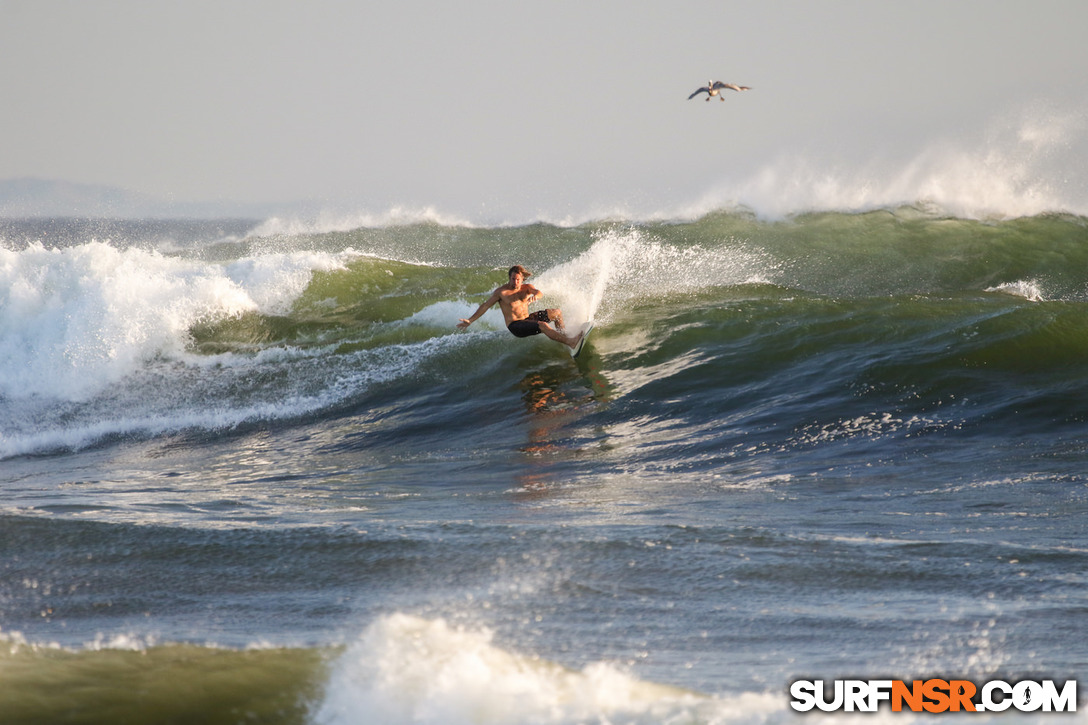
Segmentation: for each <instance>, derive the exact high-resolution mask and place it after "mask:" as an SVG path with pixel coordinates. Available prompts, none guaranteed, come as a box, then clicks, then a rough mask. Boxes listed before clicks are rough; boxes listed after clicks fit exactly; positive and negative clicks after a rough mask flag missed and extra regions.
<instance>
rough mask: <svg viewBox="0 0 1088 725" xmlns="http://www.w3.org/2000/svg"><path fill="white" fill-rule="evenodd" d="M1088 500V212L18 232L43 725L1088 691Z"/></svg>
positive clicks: (4, 568)
mask: <svg viewBox="0 0 1088 725" xmlns="http://www.w3.org/2000/svg"><path fill="white" fill-rule="evenodd" d="M512 264H523V265H525V266H527V267H528V268H529V269H530V270H532V271H533V272H534V276H533V277H532V280H531V281H532V282H533V283H534V284H535V285H536V286H537V287H539V288H540V289H541V290H542V291H543V292H544V295H545V296H544V299H543V302H542V304H541V305H538V306H543V305H546V306H548V307H555V306H558V307H561V308H562V309H563V311H564V314H565V316H566V319H567V322H568V325H570V326H573V325H574V324H578V323H581V322H582V321H585V320H587V319H590V318H593V319H595V320H596V322H597V326H596V329H595V331H594V332H593V334H592V336H591V337H590V338H589V342H588V344H587V346H586V349H585V351H584V352H583V354H582V355H581V356H580V357H579V358H577V359H572V358H571V357H570V356H569V355H568V354H567V352H566V351H565V350H564V349H563V348H562V347H561V346H560V345H558V344H556V343H553V342H550V341H549V340H547V339H545V338H544V337H543V336H538V337H535V338H531V339H516V338H514V337H512V336H511V335H510V334H509V333H507V332H506V331H505V330H504V329H503V325H502V318H501V316H500V315H499V313H498V311H497V310H492V311H490V312H489V313H487V315H485V316H484V317H483V318H481V319H480V320H479V321H478V322H476V323H475V324H474V325H473V326H472V327H471V328H469V329H468V330H466V331H460V330H457V329H456V328H455V327H454V325H455V324H456V322H457V320H458V319H459V318H463V317H467V316H468V315H470V314H471V313H472V312H473V311H474V310H475V309H476V307H477V305H478V304H479V303H480V302H482V301H483V300H484V299H486V297H487V296H488V294H489V293H490V292H491V290H493V289H494V288H495V287H496V286H498V285H499V284H502V283H503V282H504V281H505V275H506V269H507V268H508V267H509V266H510V265H512ZM1086 524H1088V218H1085V217H1084V216H1080V215H1077V214H1072V213H1033V214H1029V215H1009V216H1000V215H998V216H990V217H980V218H972V217H971V216H970V215H958V214H954V213H949V212H947V211H942V210H941V209H939V208H936V207H934V206H932V205H927V204H917V205H903V206H898V205H896V206H887V207H879V208H872V209H868V210H864V211H835V210H828V211H809V212H806V213H798V214H789V215H780V216H778V217H775V218H766V217H763V216H761V215H758V214H756V213H753V212H751V211H749V210H745V209H743V208H727V209H717V210H710V211H709V212H707V213H704V214H699V215H697V216H694V217H692V218H687V219H672V220H669V219H663V220H638V219H625V218H607V219H604V220H598V221H587V222H579V223H574V224H550V223H544V222H537V223H530V224H521V225H508V226H506V225H494V226H473V225H470V224H463V223H456V222H449V221H443V220H441V219H438V218H433V217H420V218H417V219H402V220H397V221H388V222H382V223H367V222H365V221H362V220H359V221H356V222H354V223H353V222H350V221H346V222H345V221H342V222H340V223H337V224H321V223H304V222H295V221H292V220H278V219H269V220H230V219H227V220H218V221H209V222H203V221H166V220H150V221H146V220H145V221H105V220H74V219H37V220H0V722H2V723H5V724H11V723H35V724H37V723H306V724H310V723H313V724H322V725H333V724H337V725H338V724H341V723H380V724H389V725H398V724H401V723H433V724H436V725H438V724H441V725H461V724H466V725H467V724H468V723H482V724H489V723H503V724H505V723H519V724H520V723H525V724H528V723H532V724H568V723H595V724H597V723H600V724H604V723H607V724H615V725H618V724H620V723H646V724H651V723H652V724H654V725H658V724H665V723H669V724H680V723H685V724H687V723H707V724H712V723H777V722H805V723H819V722H827V721H836V722H841V721H843V720H850V721H852V720H854V719H860V720H861V721H865V722H868V723H873V722H892V723H908V722H918V721H925V722H929V721H930V720H929V719H926V718H923V717H921V716H917V715H912V714H908V713H891V712H888V711H884V712H882V713H881V714H878V715H875V716H874V715H868V716H855V717H853V718H852V717H846V716H843V715H841V714H839V715H830V714H810V715H807V716H800V715H797V714H795V713H794V712H793V710H792V709H791V707H790V705H789V701H790V696H789V694H788V689H789V685H790V683H791V682H793V681H794V680H798V679H815V678H825V679H842V678H877V677H887V678H894V679H904V680H911V679H919V678H925V677H930V676H944V677H950V678H963V679H971V680H973V681H976V682H980V683H981V682H985V681H987V680H991V679H1005V680H1008V681H1017V680H1020V679H1026V678H1028V679H1040V678H1054V679H1058V680H1070V679H1079V681H1080V684H1081V687H1082V689H1083V688H1084V687H1085V686H1088V643H1086V637H1085V634H1086V631H1088V626H1086V625H1088V537H1086V534H1088V525H1086ZM1082 699H1083V694H1082ZM1084 709H1085V708H1083V707H1082V708H1081V712H1078V713H1076V714H1073V715H1054V714H1042V713H1037V714H1034V715H1031V714H1025V715H1014V714H1005V715H1002V716H998V715H994V716H989V715H983V716H977V715H976V716H971V717H969V721H970V722H973V723H981V722H1000V723H1012V722H1050V723H1071V722H1076V723H1084V722H1088V720H1086V718H1085V715H1084V714H1083V711H1084ZM946 717H948V716H946ZM949 720H950V721H958V719H957V718H956V717H954V716H953V717H949Z"/></svg>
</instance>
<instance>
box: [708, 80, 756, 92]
mask: <svg viewBox="0 0 1088 725" xmlns="http://www.w3.org/2000/svg"><path fill="white" fill-rule="evenodd" d="M719 88H730V89H732V90H734V91H750V90H752V89H751V87H749V86H738V85H737V84H735V83H722V82H721V81H714V89H715V90H717V89H719Z"/></svg>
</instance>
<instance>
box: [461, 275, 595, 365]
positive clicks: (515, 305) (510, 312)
mask: <svg viewBox="0 0 1088 725" xmlns="http://www.w3.org/2000/svg"><path fill="white" fill-rule="evenodd" d="M531 274H532V272H530V271H529V270H527V269H525V267H522V266H521V265H520V264H515V265H514V266H513V267H511V268H510V271H509V272H508V273H507V276H508V277H509V280H510V281H508V282H507V283H506V284H504V285H503V286H502V287H498V288H496V289H495V291H494V292H492V293H491V296H490V297H488V298H487V301H486V302H484V303H483V304H482V305H480V306H479V308H477V310H476V311H475V312H473V313H472V317H470V318H468V319H467V320H464V319H463V320H461V321H460V322H459V323H457V327H459V328H461V329H462V330H464V329H465V328H467V327H468V326H469V325H471V324H472V323H473V322H475V321H476V320H477V319H478V318H479V317H480V315H482V314H483V313H485V312H487V311H488V310H489V309H491V308H492V307H493V306H494V305H495V303H496V302H498V303H499V308H500V309H502V316H503V319H505V320H506V329H507V330H509V331H510V332H511V334H513V335H514V337H529V336H531V335H537V334H540V333H541V332H543V333H544V335H545V336H546V337H549V338H551V339H552V340H555V341H556V342H561V343H563V344H564V345H566V346H567V347H569V348H571V349H574V347H575V346H576V345H577V344H578V341H579V340H581V339H582V335H581V333H579V334H578V335H576V336H571V335H567V334H565V333H564V332H563V313H562V312H560V311H559V310H557V309H551V310H541V311H540V312H533V313H530V312H529V303H530V302H535V301H536V300H538V299H540V290H538V289H537V288H536V287H534V286H532V285H531V284H526V283H525V279H526V278H527V277H529V276H530V275H531ZM552 322H554V323H555V328H553V327H552V326H551V324H550V323H552ZM556 328H558V329H556Z"/></svg>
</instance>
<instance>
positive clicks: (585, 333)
mask: <svg viewBox="0 0 1088 725" xmlns="http://www.w3.org/2000/svg"><path fill="white" fill-rule="evenodd" d="M594 324H596V323H594V322H593V320H590V321H589V322H587V323H586V324H584V325H582V339H581V340H579V341H578V344H577V345H575V346H574V347H568V348H567V349H568V350H570V356H571V357H578V354H579V353H580V352H582V347H583V346H584V345H585V344H586V338H587V337H589V333H590V332H591V331H592V330H593V326H594Z"/></svg>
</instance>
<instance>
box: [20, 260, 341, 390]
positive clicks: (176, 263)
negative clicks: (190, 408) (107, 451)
mask: <svg viewBox="0 0 1088 725" xmlns="http://www.w3.org/2000/svg"><path fill="white" fill-rule="evenodd" d="M341 264H342V261H341V259H340V258H338V257H337V256H335V255H328V254H317V253H307V252H299V253H289V254H274V255H267V256H261V257H256V258H249V259H244V260H240V261H237V262H234V263H231V264H228V265H226V266H218V265H213V264H207V263H203V262H198V261H194V260H186V259H181V258H177V257H168V256H164V255H162V254H159V253H158V252H154V251H146V250H141V249H137V248H129V249H117V248H115V247H112V246H110V245H108V244H104V243H101V242H91V243H88V244H83V245H80V246H77V247H70V248H66V249H46V248H45V247H43V246H42V245H40V244H35V245H32V246H30V247H28V248H26V249H24V250H21V251H11V250H7V249H0V396H3V397H5V398H8V399H18V398H27V397H34V396H39V397H46V398H55V399H62V400H84V399H86V398H88V397H89V396H91V395H93V394H94V393H95V392H96V391H98V390H101V389H102V388H103V387H105V386H107V385H110V384H112V383H115V382H117V381H119V380H121V379H122V378H124V377H125V376H126V375H128V374H130V373H132V372H134V371H135V370H137V369H139V368H140V367H141V366H142V365H143V364H145V363H146V362H147V361H149V360H151V359H153V358H156V357H167V358H177V357H180V356H182V355H183V353H184V350H185V347H186V345H187V344H188V342H189V330H190V328H191V327H192V326H193V325H194V324H196V323H198V322H201V321H206V320H214V319H222V318H228V317H232V316H237V315H239V314H242V313H246V312H264V313H268V314H276V313H282V312H284V311H286V310H287V308H288V307H289V306H290V304H291V302H292V301H293V300H294V299H295V298H296V297H297V295H298V294H300V293H301V292H302V291H303V290H304V289H305V287H306V285H307V283H308V282H309V280H310V277H311V275H312V273H313V271H314V270H315V269H333V268H337V267H339V266H341Z"/></svg>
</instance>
